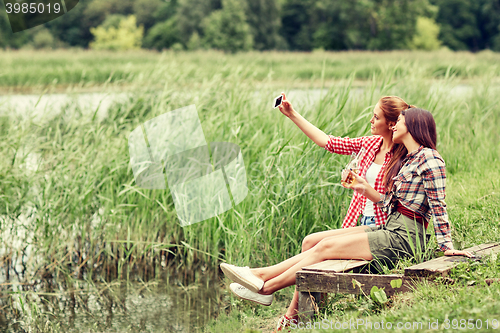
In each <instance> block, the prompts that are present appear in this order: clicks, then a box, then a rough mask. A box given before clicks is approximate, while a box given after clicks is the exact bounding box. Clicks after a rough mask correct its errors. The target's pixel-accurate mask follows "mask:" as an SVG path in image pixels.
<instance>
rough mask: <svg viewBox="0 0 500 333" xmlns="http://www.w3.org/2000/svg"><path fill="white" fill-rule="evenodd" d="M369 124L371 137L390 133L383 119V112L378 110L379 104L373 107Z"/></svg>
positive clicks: (389, 128)
mask: <svg viewBox="0 0 500 333" xmlns="http://www.w3.org/2000/svg"><path fill="white" fill-rule="evenodd" d="M370 123H371V132H372V134H373V135H384V134H386V133H388V132H390V131H391V127H390V126H389V125H388V124H387V122H386V119H385V117H384V112H383V111H382V109H381V108H380V106H379V104H378V103H377V105H375V108H374V109H373V115H372V119H370Z"/></svg>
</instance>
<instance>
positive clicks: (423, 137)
mask: <svg viewBox="0 0 500 333" xmlns="http://www.w3.org/2000/svg"><path fill="white" fill-rule="evenodd" d="M401 115H402V116H404V117H405V125H406V128H407V129H408V132H409V133H410V135H411V136H412V138H413V140H415V141H416V142H417V143H418V144H419V145H421V146H424V147H427V148H431V149H436V143H437V132H436V122H435V121H434V117H433V116H432V114H431V113H430V112H429V111H427V110H424V109H419V108H416V107H411V108H409V109H408V110H404V111H401ZM406 154H408V151H407V150H406V147H405V146H404V145H403V144H399V145H398V147H397V148H396V149H395V150H394V153H393V155H392V157H391V160H390V161H389V164H388V165H387V169H386V172H385V175H384V180H383V183H384V187H385V191H386V192H387V191H390V190H391V188H392V185H393V184H394V180H393V179H392V178H394V177H395V176H396V175H397V174H398V173H399V169H401V164H402V163H403V160H404V158H405V157H406Z"/></svg>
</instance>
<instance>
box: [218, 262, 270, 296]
mask: <svg viewBox="0 0 500 333" xmlns="http://www.w3.org/2000/svg"><path fill="white" fill-rule="evenodd" d="M220 268H221V269H222V271H223V272H224V274H225V275H226V276H227V277H228V278H230V279H231V280H233V282H237V283H239V284H241V285H242V286H244V287H246V288H247V289H249V290H250V291H253V292H254V293H258V292H259V290H261V289H262V287H263V286H264V281H262V280H261V279H259V278H258V277H256V276H255V275H253V273H252V272H251V271H250V268H249V267H248V266H245V267H238V266H234V265H230V264H226V263H222V264H220Z"/></svg>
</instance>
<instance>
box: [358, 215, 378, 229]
mask: <svg viewBox="0 0 500 333" xmlns="http://www.w3.org/2000/svg"><path fill="white" fill-rule="evenodd" d="M359 225H367V226H369V227H374V226H375V216H364V215H362V216H361V220H360V221H359Z"/></svg>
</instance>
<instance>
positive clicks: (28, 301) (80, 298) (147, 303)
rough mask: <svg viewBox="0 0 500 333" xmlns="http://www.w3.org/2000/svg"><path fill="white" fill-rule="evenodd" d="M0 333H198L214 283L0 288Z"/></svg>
mask: <svg viewBox="0 0 500 333" xmlns="http://www.w3.org/2000/svg"><path fill="white" fill-rule="evenodd" d="M1 290H2V295H3V296H2V297H1V298H0V307H1V308H2V311H1V312H0V331H2V332H20V331H23V330H24V331H30V329H31V330H33V329H34V328H35V327H45V328H50V327H52V328H56V327H57V329H58V331H61V332H89V331H93V332H182V333H187V332H199V331H200V330H201V329H202V327H203V326H204V325H205V324H206V322H207V321H208V320H209V319H211V318H213V317H214V316H216V315H217V313H218V312H219V311H220V305H219V304H220V303H221V301H220V297H221V296H220V291H219V288H218V283H217V277H215V278H214V276H211V277H208V276H207V277H203V278H201V279H199V281H198V282H197V283H194V284H191V285H190V286H187V287H184V286H182V284H180V283H179V282H177V283H173V282H172V280H171V281H170V283H169V282H167V281H166V280H163V279H155V280H152V281H149V282H138V281H135V282H127V281H116V282H110V283H103V282H98V283H88V282H85V281H82V280H74V281H72V282H70V283H68V282H66V281H55V280H54V279H48V280H42V281H37V282H35V283H34V284H32V285H30V286H26V285H21V284H15V283H14V284H11V285H9V286H6V285H5V284H3V285H2V287H1Z"/></svg>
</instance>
